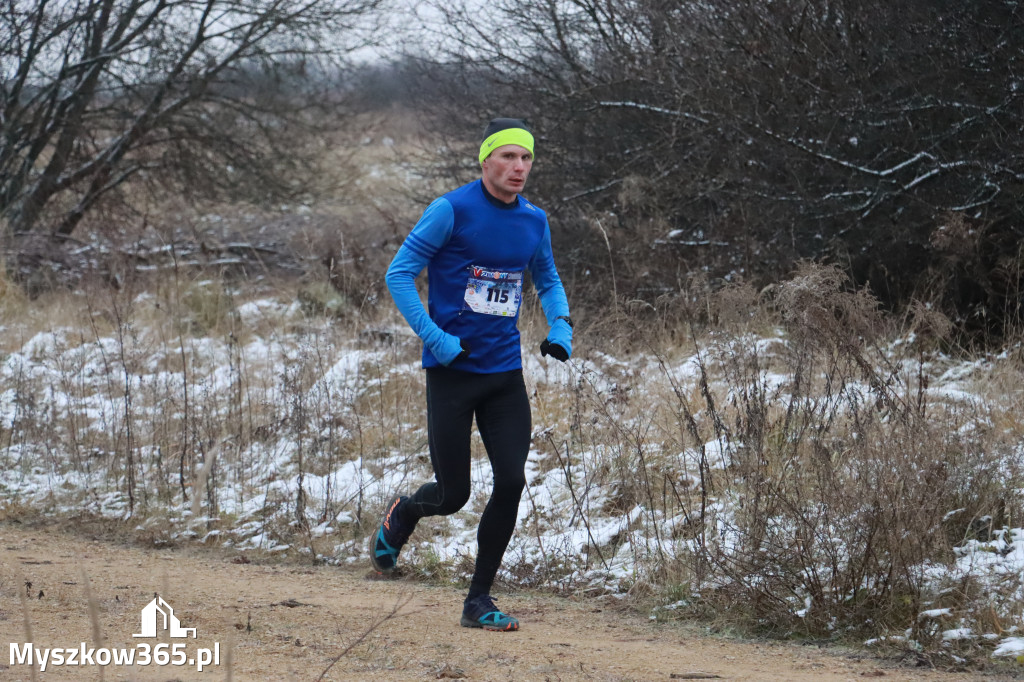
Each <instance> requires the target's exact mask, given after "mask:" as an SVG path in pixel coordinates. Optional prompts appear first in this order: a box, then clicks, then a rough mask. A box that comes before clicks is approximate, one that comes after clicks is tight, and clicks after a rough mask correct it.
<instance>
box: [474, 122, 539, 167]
mask: <svg viewBox="0 0 1024 682" xmlns="http://www.w3.org/2000/svg"><path fill="white" fill-rule="evenodd" d="M506 144H517V145H519V146H520V147H523V148H525V149H527V150H528V151H529V152H530V156H533V135H532V134H531V133H530V131H529V130H523V129H522V128H505V129H504V130H499V131H498V132H496V133H494V134H493V135H491V136H490V137H488V138H487V139H486V140H484V141H483V143H481V145H480V163H481V164H483V162H484V159H486V158H487V157H488V156H490V154H491V152H493V151H494V150H495V149H497V148H498V147H503V146H504V145H506Z"/></svg>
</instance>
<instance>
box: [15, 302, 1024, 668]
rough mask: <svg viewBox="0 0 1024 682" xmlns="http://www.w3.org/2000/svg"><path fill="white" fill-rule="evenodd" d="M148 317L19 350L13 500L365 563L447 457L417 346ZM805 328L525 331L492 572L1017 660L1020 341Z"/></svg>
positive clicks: (166, 532)
mask: <svg viewBox="0 0 1024 682" xmlns="http://www.w3.org/2000/svg"><path fill="white" fill-rule="evenodd" d="M149 305H153V303H152V302H151V301H149V299H148V298H146V297H140V298H139V299H137V300H136V301H135V306H136V308H137V309H138V310H146V309H147V306H149ZM145 319H146V317H145V315H143V314H142V313H141V312H139V313H137V317H136V318H134V319H129V320H128V321H122V322H120V323H118V324H115V325H108V327H107V328H106V330H105V331H104V330H103V328H102V327H101V326H94V327H92V329H91V330H90V331H83V328H81V327H80V326H66V327H55V328H52V329H49V330H46V331H35V332H32V333H31V334H27V335H26V336H27V338H25V339H23V340H21V341H20V342H18V343H17V344H13V345H11V344H9V346H8V347H9V350H8V352H6V353H5V354H3V355H2V356H0V360H2V364H0V464H2V466H0V506H3V505H6V506H7V507H8V508H9V509H12V508H13V507H14V506H17V507H18V508H20V509H22V510H23V513H44V514H48V515H53V516H57V517H62V516H69V515H77V514H91V515H99V516H103V517H108V518H111V519H117V520H122V521H125V522H128V523H131V524H132V526H133V527H134V528H135V529H136V531H137V532H138V533H139V535H140V537H144V538H148V539H149V540H151V541H152V542H154V543H157V544H164V543H166V544H174V543H181V542H186V541H194V542H202V543H214V542H216V543H220V544H223V545H225V546H230V547H234V548H236V549H238V550H239V551H265V552H296V553H301V554H305V555H310V556H312V557H313V558H316V559H318V560H321V561H327V562H335V561H339V562H363V561H365V560H366V557H365V536H366V533H367V532H369V530H370V529H372V528H373V527H375V524H376V522H377V518H378V514H379V513H380V510H381V507H382V505H383V503H384V500H385V499H386V498H387V497H388V496H389V495H390V494H392V493H393V492H395V491H404V490H410V489H413V488H414V487H415V486H417V485H418V484H420V483H422V482H423V481H425V480H428V478H429V477H430V475H431V474H430V466H429V456H428V453H427V446H426V432H425V418H424V414H423V397H422V383H423V377H422V370H421V369H420V368H419V363H418V348H419V346H418V343H417V342H416V340H415V339H412V338H410V337H409V335H408V333H407V332H406V331H405V329H404V327H403V326H402V325H401V324H398V323H393V324H392V325H390V326H388V327H386V328H381V329H376V330H374V331H373V333H372V334H359V333H353V332H352V331H351V330H345V329H340V328H339V326H338V325H336V324H334V323H332V322H331V321H327V320H323V319H320V320H316V319H309V318H307V317H305V316H304V315H303V313H302V312H301V310H299V309H298V308H297V307H296V306H292V305H287V304H282V303H279V302H276V301H273V300H257V301H252V302H249V303H246V304H245V305H242V306H240V307H238V308H237V309H236V310H235V311H234V312H233V313H232V314H231V315H230V317H229V319H228V323H227V324H228V326H230V328H231V329H230V330H229V331H226V332H224V331H223V330H222V332H221V333H216V334H210V335H198V334H195V333H192V334H181V333H178V332H180V331H181V330H180V329H176V328H174V326H173V324H169V323H168V322H167V321H163V322H160V321H159V320H158V321H156V322H152V323H150V322H147V321H144V320H145ZM4 332H5V335H6V338H8V339H11V338H16V337H17V336H18V335H19V334H21V333H24V332H23V331H22V330H19V329H18V328H16V327H14V326H8V327H7V328H5V330H4ZM801 343H805V342H804V341H801V340H800V339H798V338H793V337H792V336H791V334H790V333H789V331H787V330H785V329H782V328H773V329H768V330H767V331H763V330H762V332H761V333H760V334H750V333H746V332H742V333H741V332H730V333H725V332H721V331H712V332H709V333H708V335H707V337H706V338H702V339H700V340H699V341H697V340H695V341H694V342H693V343H692V344H691V348H690V351H685V350H683V349H678V348H677V349H666V350H665V351H663V352H659V353H655V352H652V353H648V354H637V355H631V356H628V357H613V356H611V355H609V354H607V353H604V352H602V351H600V350H597V349H593V350H587V348H588V347H590V348H593V346H594V343H593V341H592V340H591V341H589V343H588V341H587V339H586V338H585V337H583V338H582V339H581V340H580V345H579V349H580V352H579V354H578V357H577V358H574V359H573V361H572V362H571V363H569V364H566V365H562V364H560V363H557V362H555V361H553V360H550V359H541V358H539V357H538V356H537V355H536V354H534V353H532V352H530V350H529V348H528V347H526V346H524V371H525V374H526V378H527V385H528V389H529V392H530V394H531V399H532V403H533V408H534V434H533V446H532V450H531V452H530V456H529V460H528V464H527V481H528V487H527V491H526V493H524V497H523V501H522V503H521V505H520V510H519V524H518V529H517V533H516V535H515V537H514V538H513V541H512V544H511V546H510V547H509V550H508V553H507V558H506V563H505V566H504V568H503V572H502V574H501V578H502V579H504V580H506V581H509V582H512V583H515V584H526V585H536V586H542V587H555V588H559V589H565V590H574V591H578V592H581V593H586V594H610V595H617V596H624V595H645V594H646V595H648V596H649V597H650V599H653V600H654V601H655V602H657V603H658V605H657V607H656V608H655V610H654V612H653V615H652V617H659V618H660V617H672V615H673V614H675V613H688V612H690V609H693V608H696V605H698V604H701V603H705V604H712V605H714V607H715V608H729V609H733V608H736V609H738V610H741V609H739V607H738V606H737V605H738V604H739V605H742V604H746V606H745V607H744V608H749V612H748V613H747V617H748V618H749V619H750V620H751V622H752V624H754V625H757V624H758V623H760V624H764V625H766V626H770V628H771V629H772V630H774V631H780V629H781V630H782V631H783V632H786V631H788V632H793V633H803V632H808V633H809V632H818V633H821V632H824V633H834V634H835V635H842V634H843V633H844V632H849V633H857V634H860V633H864V632H874V634H875V635H877V637H875V638H872V639H871V640H869V642H875V641H882V640H883V639H884V640H885V641H895V640H897V639H898V640H900V641H904V642H907V643H908V646H913V647H935V648H939V649H941V648H942V647H950V646H956V647H962V646H963V645H964V643H965V642H971V643H977V644H978V645H979V646H985V647H988V649H986V651H988V650H990V651H991V654H992V655H994V656H1018V655H1020V654H1021V653H1022V652H1024V644H1022V642H1024V638H1022V632H1021V630H1020V627H1021V614H1022V610H1024V581H1022V577H1021V576H1022V574H1024V529H1021V528H1016V527H1012V521H1013V520H1016V519H1019V516H1018V515H1017V514H1016V513H1015V511H1014V510H1019V509H1020V508H1021V489H1022V487H1024V486H1022V485H1021V479H1020V471H1021V461H1022V460H1024V447H1022V446H1021V445H1020V443H1019V437H1020V431H1019V429H1020V425H1019V424H1017V423H1016V421H1015V420H1014V419H1013V417H1012V414H1013V412H1014V410H1015V409H1016V405H1017V403H1016V402H1014V396H1013V395H1011V394H1006V398H1007V401H1008V402H1007V404H1005V405H1000V404H999V400H998V396H997V397H993V396H992V395H988V396H981V395H980V394H979V385H981V384H984V382H985V380H986V377H991V376H993V372H994V371H995V367H996V366H997V365H999V363H1000V362H1001V361H1004V362H1007V363H1010V360H1009V359H1007V358H1006V357H1004V358H989V359H986V360H971V361H969V362H968V361H963V362H961V361H953V360H952V359H950V358H947V357H944V356H942V355H940V354H937V353H927V354H926V353H923V352H920V351H919V350H914V351H913V352H907V348H908V347H909V346H911V345H913V344H914V339H913V338H904V339H900V340H899V341H897V342H896V343H893V344H890V345H889V346H888V347H886V348H884V349H882V350H881V351H880V353H881V354H880V355H878V356H877V357H874V358H873V359H874V360H875V361H876V362H877V363H878V364H879V366H880V367H882V369H881V370H879V372H878V373H877V374H872V373H869V372H865V370H864V369H863V367H861V366H859V365H858V364H857V363H856V362H852V361H850V362H847V361H846V360H844V359H843V358H842V357H841V356H840V355H837V354H836V351H835V350H834V349H833V350H832V351H828V350H827V349H826V351H825V352H824V353H823V355H821V356H820V358H818V359H817V360H813V359H812V360H809V359H808V357H811V356H808V355H807V353H808V352H809V351H808V347H806V346H802V345H801ZM812 350H813V349H812ZM818 350H820V349H818ZM816 352H817V351H816ZM830 352H831V353H832V354H831V355H830V354H829V353H830ZM813 357H818V356H813ZM844 363H845V364H844ZM880 377H882V378H881V379H880ZM984 448H991V450H990V451H985V450H984ZM474 451H475V455H476V459H475V460H474V468H473V472H472V481H473V493H472V496H471V498H470V503H469V504H468V505H467V507H466V509H464V510H463V511H462V512H460V513H458V514H456V515H455V516H453V517H449V518H446V519H436V520H427V521H425V522H424V523H423V524H422V525H421V527H420V528H419V529H418V530H417V533H416V534H415V535H414V537H413V539H412V541H411V543H410V545H409V549H408V550H407V551H406V553H404V554H403V558H404V560H405V561H407V562H408V563H409V565H410V566H412V567H413V568H414V569H420V570H423V571H434V572H436V571H437V570H438V569H437V567H443V568H444V574H445V575H447V576H449V577H451V578H453V579H460V578H464V577H465V576H466V574H467V571H469V570H471V562H470V561H469V560H470V559H471V558H472V556H473V553H474V551H475V533H476V519H477V518H478V517H479V513H480V512H481V510H482V509H483V505H484V504H485V503H486V500H487V496H488V492H489V467H488V465H487V462H486V458H485V457H484V455H483V449H482V445H481V444H480V443H479V441H478V440H475V441H474ZM890 484H891V485H890ZM858 486H863V489H858ZM894 491H896V492H894ZM936 491H944V493H943V494H948V498H947V499H942V497H941V496H939V497H937V496H936ZM846 493H849V494H846ZM993 500H998V502H999V505H1001V506H998V505H996V506H992V505H991V504H989V503H990V502H991V501H993ZM893 567H896V568H897V569H899V572H901V573H903V574H905V575H906V576H907V577H906V578H900V579H899V580H897V581H896V582H897V583H898V584H894V583H893V578H892V575H891V574H889V575H886V574H885V570H886V569H889V570H892V569H893ZM900 580H902V582H899V581H900ZM885 600H888V602H887V603H888V604H889V605H888V606H886V607H885V608H880V607H879V606H878V604H879V602H881V601H885ZM899 604H902V605H903V606H904V607H905V610H906V612H903V611H901V610H900V608H897V607H896V606H893V605H899ZM872 609H874V610H872ZM698 610H699V609H698ZM911 611H914V612H911ZM878 613H882V614H884V615H885V619H884V622H882V620H878V621H877V622H873V621H875V619H876V618H877V614H878Z"/></svg>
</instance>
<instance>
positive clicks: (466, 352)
mask: <svg viewBox="0 0 1024 682" xmlns="http://www.w3.org/2000/svg"><path fill="white" fill-rule="evenodd" d="M459 346H461V347H462V352H461V353H459V354H458V355H456V356H455V359H454V360H452V364H454V363H456V362H458V361H459V360H464V359H466V358H468V357H469V346H467V345H466V342H465V341H463V340H462V339H459Z"/></svg>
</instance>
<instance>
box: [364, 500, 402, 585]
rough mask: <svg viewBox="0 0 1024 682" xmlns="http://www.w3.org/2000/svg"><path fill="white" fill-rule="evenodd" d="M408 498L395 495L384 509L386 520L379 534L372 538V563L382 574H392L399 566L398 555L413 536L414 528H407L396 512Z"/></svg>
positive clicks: (379, 529) (382, 520)
mask: <svg viewBox="0 0 1024 682" xmlns="http://www.w3.org/2000/svg"><path fill="white" fill-rule="evenodd" d="M407 499H409V498H408V497H405V496H402V495H395V496H394V497H392V498H391V500H390V501H389V502H388V504H387V506H386V507H385V508H384V509H385V512H384V518H382V519H381V523H380V527H379V528H378V529H377V532H376V533H374V534H373V535H371V536H370V563H371V564H373V568H374V569H375V570H376V571H378V572H380V573H391V572H392V571H394V570H395V566H397V565H398V553H399V552H401V551H402V546H403V545H404V544H405V542H406V540H408V539H409V536H410V535H412V528H407V527H405V526H404V525H403V524H402V523H401V521H400V520H399V518H398V516H399V515H398V514H396V513H395V510H396V509H398V505H400V504H401V503H403V502H405V501H406V500H407Z"/></svg>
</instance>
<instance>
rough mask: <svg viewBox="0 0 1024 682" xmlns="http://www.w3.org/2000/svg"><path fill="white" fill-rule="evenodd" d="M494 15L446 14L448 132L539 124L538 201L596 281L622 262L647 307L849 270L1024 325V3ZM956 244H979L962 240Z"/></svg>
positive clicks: (475, 11) (633, 3) (581, 3)
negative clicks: (956, 228)
mask: <svg viewBox="0 0 1024 682" xmlns="http://www.w3.org/2000/svg"><path fill="white" fill-rule="evenodd" d="M488 8H489V12H487V13H484V12H482V11H481V10H480V8H479V7H478V6H475V5H474V6H469V7H467V6H462V7H457V6H454V5H453V4H452V3H450V2H447V3H444V7H441V8H439V9H440V10H441V11H442V12H444V13H445V17H446V20H445V21H443V22H442V24H441V27H440V28H439V31H438V35H441V36H443V38H442V40H440V41H438V44H437V45H436V46H434V49H433V50H432V51H431V52H430V53H429V57H428V58H427V59H426V60H425V63H426V64H428V65H429V68H431V69H433V70H434V71H435V72H438V70H439V69H440V67H439V64H448V65H451V64H463V65H465V66H466V68H465V69H463V70H462V72H461V74H462V75H461V77H459V78H452V79H450V81H449V82H448V87H449V91H450V95H451V96H450V97H447V98H443V99H442V100H441V105H442V106H446V109H445V110H444V111H443V114H444V115H443V116H441V117H439V118H438V120H439V121H443V122H444V124H445V126H447V127H448V128H449V130H451V129H452V128H453V127H454V126H459V127H461V128H462V129H463V130H466V129H474V128H475V127H478V126H479V125H480V123H479V122H480V121H481V120H486V118H487V117H488V116H489V115H493V114H495V113H497V112H499V111H504V112H509V115H512V114H517V115H521V116H526V117H528V118H529V119H531V120H532V121H533V123H534V124H535V126H536V127H537V129H538V131H539V133H540V135H541V137H542V145H541V146H540V147H539V153H538V160H539V161H542V162H541V163H538V165H537V166H536V167H535V171H534V172H535V174H536V176H535V177H536V180H537V182H536V183H535V184H534V185H533V190H534V192H535V193H540V194H541V195H542V196H540V197H538V198H540V199H543V200H545V202H546V204H547V206H548V207H549V208H550V209H553V210H555V211H556V212H557V213H559V215H560V217H561V218H562V220H561V223H562V234H564V235H566V236H567V237H568V239H567V240H566V242H567V246H570V247H573V248H575V249H576V251H577V252H578V254H579V259H580V263H581V265H582V266H583V267H584V268H585V270H586V271H594V270H597V269H601V268H602V265H601V262H602V259H603V260H607V257H606V253H605V252H606V244H605V241H604V240H605V237H608V239H609V242H610V244H611V246H612V250H613V251H614V252H615V253H616V254H617V257H618V258H619V259H620V262H619V263H617V264H616V267H615V272H616V275H617V277H619V278H620V279H623V278H626V279H629V278H631V279H632V281H631V282H629V284H630V285H631V288H632V290H634V291H639V290H642V289H644V288H645V287H646V288H648V289H650V290H652V291H659V290H663V289H665V288H670V287H671V286H673V285H674V283H675V282H676V281H677V277H678V276H679V275H680V274H681V273H682V272H684V271H692V270H695V269H704V270H708V271H710V272H711V273H712V274H716V275H719V276H722V275H727V274H733V275H735V274H742V275H744V276H746V277H748V278H752V279H756V278H757V277H765V278H772V277H776V276H778V275H779V274H780V273H782V272H785V271H786V270H788V269H789V268H790V267H791V266H792V264H793V263H794V262H795V261H796V260H797V259H800V258H808V257H810V258H831V259H834V260H836V261H841V262H843V263H844V265H846V266H847V267H848V268H849V269H850V270H851V271H852V272H853V273H854V274H855V275H856V277H857V279H858V280H859V281H860V282H870V283H871V284H872V287H873V289H874V291H876V292H877V293H878V294H879V295H880V296H881V297H882V298H883V299H884V300H887V301H890V302H898V301H899V300H902V299H904V298H905V297H907V296H908V295H910V294H911V293H912V292H915V291H918V290H919V289H920V287H922V286H924V284H922V282H925V281H927V282H928V283H930V284H931V285H934V286H935V287H937V288H939V289H940V290H941V292H940V293H941V294H942V295H943V296H945V297H947V299H948V301H947V302H949V303H950V304H951V305H954V306H956V307H957V308H959V309H960V310H961V311H962V312H963V314H964V315H965V318H966V316H969V315H975V316H977V315H989V316H990V317H989V319H994V316H995V315H996V314H997V313H998V312H999V311H997V310H996V308H998V307H1000V306H1001V307H1002V312H1008V311H1009V308H1008V307H1007V306H1009V307H1010V308H1012V307H1013V306H1014V305H1016V306H1017V309H1018V312H1017V314H1018V315H1019V304H1020V300H1019V299H1020V294H1021V289H1020V284H1021V281H1022V280H1021V279H1020V273H1021V271H1022V269H1024V268H1022V266H1021V253H1020V250H1019V244H1020V241H1021V238H1022V237H1024V231H1022V228H1021V225H1022V224H1024V221H1022V220H1021V218H1022V217H1024V216H1022V208H1021V203H1020V199H1019V197H1020V191H1019V187H1020V186H1021V181H1022V180H1024V133H1022V132H1021V131H1022V130H1024V80H1022V79H1021V66H1022V64H1024V8H1022V7H1021V6H1020V5H1019V3H1007V2H1003V1H1002V0H980V1H979V2H972V3H959V2H945V1H942V2H935V1H934V0H910V1H909V2H900V3H889V2H884V1H883V0H827V1H825V2H818V3H810V2H804V1H803V0H774V1H773V2H746V1H737V0H720V1H716V0H712V1H710V2H708V1H704V0H702V1H700V2H689V1H685V0H684V1H681V2H680V1H676V0H621V1H616V2H609V1H608V0H525V1H516V2H508V1H506V0H496V2H494V3H489V4H488ZM431 86H432V87H433V88H435V90H436V88H437V87H438V85H437V83H434V82H432V83H431ZM437 99H438V98H433V100H427V104H430V102H431V101H434V102H436V101H437ZM434 106H438V104H434ZM463 135H464V133H463ZM598 221H599V223H598ZM595 224H600V226H601V227H602V229H603V230H605V232H606V234H604V235H602V234H601V233H600V231H598V230H597V229H595V227H594V226H595ZM953 224H956V225H961V226H962V225H966V227H965V228H964V229H965V230H966V232H968V233H970V234H972V235H974V237H973V238H972V239H971V240H967V241H966V242H965V241H963V240H960V239H956V238H954V239H948V238H943V231H944V230H945V229H946V228H947V227H948V226H950V225H953ZM947 236H948V235H947ZM556 238H557V235H556ZM580 244H583V245H586V244H590V245H591V248H590V249H589V250H588V249H587V248H586V247H585V246H583V247H581V246H579V245H580ZM944 245H945V246H944ZM949 247H953V249H952V250H950V248H949ZM972 249H973V250H972ZM968 252H969V253H968ZM609 270H610V269H609ZM994 273H995V274H994ZM1014 273H1016V274H1014ZM603 274H605V275H610V274H611V273H610V271H606V272H604V273H603ZM622 284H623V282H621V281H620V282H619V285H620V286H619V290H620V291H622V290H623V289H624V287H623V286H622ZM1015 296H1016V298H1014V297H1015ZM1014 301H1016V303H1014Z"/></svg>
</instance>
